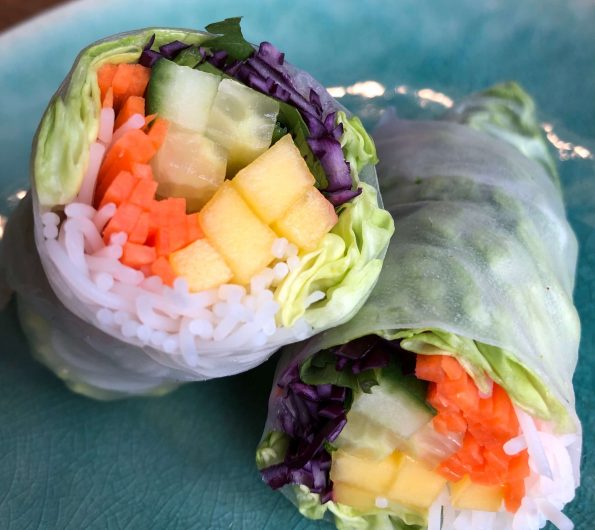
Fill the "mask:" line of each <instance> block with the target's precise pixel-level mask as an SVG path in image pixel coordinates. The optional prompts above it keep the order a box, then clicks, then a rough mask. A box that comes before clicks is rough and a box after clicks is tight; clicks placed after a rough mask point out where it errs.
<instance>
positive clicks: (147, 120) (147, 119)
mask: <svg viewBox="0 0 595 530" xmlns="http://www.w3.org/2000/svg"><path fill="white" fill-rule="evenodd" d="M156 117H157V114H149V115H148V116H145V126H144V131H145V132H149V125H150V124H151V123H152V122H153V120H154V119H155V118H156Z"/></svg>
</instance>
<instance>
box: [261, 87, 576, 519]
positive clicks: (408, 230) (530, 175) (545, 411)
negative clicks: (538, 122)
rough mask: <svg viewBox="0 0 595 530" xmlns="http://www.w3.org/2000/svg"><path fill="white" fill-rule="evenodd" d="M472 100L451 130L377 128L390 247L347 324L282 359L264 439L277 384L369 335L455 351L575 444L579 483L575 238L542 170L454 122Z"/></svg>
mask: <svg viewBox="0 0 595 530" xmlns="http://www.w3.org/2000/svg"><path fill="white" fill-rule="evenodd" d="M469 100H471V101H473V100H472V98H469ZM469 100H467V101H466V102H463V103H462V104H461V105H460V106H459V107H455V108H454V109H453V111H452V112H451V114H450V115H449V116H448V118H449V120H452V121H420V122H413V121H405V120H399V119H397V118H396V117H395V116H394V115H392V116H391V117H389V118H388V119H384V120H383V123H381V125H380V126H379V127H378V128H377V130H376V131H375V133H374V136H375V141H376V145H377V147H378V155H379V158H380V164H379V166H378V175H379V179H380V182H381V190H382V193H383V198H384V203H385V207H386V208H387V209H388V210H389V211H390V213H391V214H392V215H393V217H394V219H395V239H394V240H393V242H392V243H391V244H390V246H389V249H388V252H387V255H386V259H385V263H384V268H383V270H382V273H381V275H380V278H379V281H378V283H377V285H376V287H375V289H374V291H373V292H372V295H371V296H370V297H369V299H368V301H367V302H366V304H365V305H364V307H363V308H362V309H361V310H360V311H359V313H358V314H357V315H356V316H355V317H354V319H353V320H352V321H350V322H349V323H347V324H343V325H341V326H339V327H336V328H334V329H331V330H327V331H325V332H323V333H321V334H319V335H318V336H315V337H312V338H310V339H308V340H306V341H304V342H302V343H298V344H293V345H291V346H289V347H286V348H284V350H283V355H282V357H281V360H280V362H279V366H278V368H277V372H276V374H275V381H274V384H273V390H272V392H271V395H270V398H269V409H268V416H267V420H266V425H265V430H264V434H263V439H264V438H265V437H266V436H267V435H268V434H269V433H271V432H272V431H281V432H283V431H284V429H283V426H282V423H281V416H282V414H281V408H280V405H281V398H282V396H281V395H280V394H281V393H280V392H279V391H278V388H277V385H276V382H277V380H278V379H279V378H280V377H281V375H282V374H284V373H285V372H286V371H287V370H288V368H290V367H291V366H292V365H295V364H297V365H301V364H302V363H303V362H304V361H305V360H306V359H308V358H309V357H311V356H312V355H314V354H316V353H317V352H318V351H320V350H322V349H325V348H329V347H332V346H336V345H340V344H344V343H347V342H349V341H351V340H353V339H356V338H358V337H362V336H365V335H369V334H377V335H380V336H382V337H384V338H386V339H401V340H402V342H401V344H402V346H403V347H404V348H405V349H409V350H411V351H414V352H417V353H432V352H433V351H438V350H439V351H441V352H444V351H447V352H450V353H451V354H453V356H455V357H456V358H457V359H458V360H459V361H460V362H461V363H462V364H463V365H464V366H465V368H467V369H468V371H470V372H471V373H472V374H473V375H474V378H475V380H476V382H477V383H478V385H479V386H480V388H481V386H482V383H484V382H485V381H486V377H487V376H489V377H490V378H492V379H493V380H495V381H496V382H497V383H499V384H500V385H501V386H503V387H504V388H505V389H506V391H507V392H508V393H509V395H510V396H511V397H512V399H513V401H514V402H515V403H516V404H517V405H518V406H519V407H521V408H522V409H524V410H525V411H527V412H529V414H531V415H532V416H533V417H534V418H537V419H539V418H541V419H544V420H548V421H549V422H551V423H549V425H551V426H552V428H553V429H554V431H556V432H558V433H567V432H574V433H576V435H577V437H576V440H575V441H574V443H573V444H572V446H571V447H569V448H568V452H569V454H570V458H571V460H572V467H573V471H574V479H575V481H576V484H575V486H578V482H579V477H580V471H579V466H580V455H581V445H582V434H581V426H580V422H579V420H578V417H577V415H576V412H575V400H574V391H573V386H572V376H573V373H574V370H575V367H576V363H577V357H578V345H579V338H580V324H579V319H578V314H577V311H576V309H575V307H574V305H573V302H572V292H573V288H574V275H575V268H576V261H577V241H576V238H575V235H574V233H573V231H572V229H571V227H570V225H569V223H568V221H567V219H566V215H565V210H564V204H563V200H562V192H561V189H560V185H559V182H558V178H557V175H556V174H555V173H552V172H550V171H549V170H548V164H543V163H541V162H540V161H539V160H535V159H531V158H528V157H527V156H525V155H524V154H522V153H521V151H520V150H519V149H518V148H517V147H515V146H514V142H512V144H513V145H511V143H508V142H506V141H503V140H501V139H499V138H496V137H494V135H488V134H486V133H484V132H481V131H479V130H476V129H474V128H472V127H469V126H466V125H462V124H460V123H456V122H455V120H460V121H465V120H464V119H463V118H464V112H465V110H466V109H467V105H468V102H469ZM484 103H485V102H482V104H484ZM282 492H283V493H284V495H286V496H287V497H288V498H289V499H290V500H291V501H292V502H293V503H294V504H296V505H297V506H298V507H299V508H300V511H302V513H304V515H307V516H308V517H313V518H318V517H322V513H324V512H317V511H316V510H315V509H313V508H312V509H310V508H311V507H309V504H308V502H310V503H312V502H313V501H312V497H311V496H310V497H304V498H307V499H308V501H307V502H306V501H304V500H303V499H298V497H300V495H302V494H301V493H300V489H299V488H297V487H292V486H285V487H284V488H283V489H282ZM296 495H297V497H296ZM314 497H316V496H314ZM569 500H570V499H567V500H565V501H564V502H569ZM330 509H333V508H332V506H331V508H330ZM327 516H328V512H327ZM337 521H339V519H337ZM339 522H340V521H339ZM339 522H337V524H339ZM360 523H361V521H360ZM365 527H366V528H367V526H365ZM362 528H364V526H362Z"/></svg>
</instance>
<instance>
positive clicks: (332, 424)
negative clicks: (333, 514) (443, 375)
mask: <svg viewBox="0 0 595 530" xmlns="http://www.w3.org/2000/svg"><path fill="white" fill-rule="evenodd" d="M331 351H332V353H333V354H334V355H335V357H336V364H335V369H336V370H337V371H342V370H347V371H350V372H352V373H353V374H359V373H361V372H363V371H366V370H372V369H375V368H384V367H386V366H388V364H389V362H390V348H387V347H386V342H385V341H383V340H382V339H380V338H379V337H377V336H375V335H368V336H365V337H362V338H360V339H356V340H354V341H351V342H349V343H347V344H344V345H342V346H339V347H336V348H333V349H332V350H331ZM277 387H278V388H279V389H280V390H281V392H282V394H281V397H280V403H279V411H278V419H279V421H280V424H281V427H282V429H283V432H285V434H287V435H288V436H289V438H290V443H289V447H288V450H287V453H286V454H285V458H284V460H283V462H281V463H279V464H275V465H272V466H269V467H267V468H264V469H262V470H261V474H262V477H263V479H264V480H265V482H266V483H267V484H268V485H269V486H270V487H271V488H273V489H279V488H281V487H283V486H285V485H286V484H300V485H304V486H307V487H308V488H309V489H310V491H312V492H313V493H318V494H320V496H321V502H322V503H325V502H327V501H329V500H331V499H332V489H333V484H332V481H331V479H330V467H331V460H332V458H331V455H330V453H329V451H328V450H327V447H326V444H328V443H332V442H333V441H334V440H336V439H337V437H338V436H339V434H340V433H341V431H342V430H343V428H344V427H345V424H346V423H347V417H346V414H347V408H348V404H347V402H348V398H350V396H351V394H350V392H351V390H349V389H348V388H346V387H343V386H338V385H332V384H320V385H309V384H306V383H304V382H303V381H302V380H301V378H300V369H299V366H298V364H293V365H291V366H290V367H289V368H288V369H287V370H285V372H283V373H282V374H281V376H280V377H279V379H278V381H277Z"/></svg>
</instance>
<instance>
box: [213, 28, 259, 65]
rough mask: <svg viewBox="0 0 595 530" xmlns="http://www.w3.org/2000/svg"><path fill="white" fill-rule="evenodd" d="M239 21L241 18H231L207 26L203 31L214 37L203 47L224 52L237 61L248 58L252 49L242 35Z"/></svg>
mask: <svg viewBox="0 0 595 530" xmlns="http://www.w3.org/2000/svg"><path fill="white" fill-rule="evenodd" d="M241 20H242V17H233V18H226V19H225V20H222V21H221V22H214V23H213V24H209V25H208V26H207V27H206V28H205V29H206V30H207V31H208V32H209V33H213V34H214V35H215V36H214V37H212V38H209V39H207V40H206V41H205V45H206V46H208V47H209V48H212V49H214V50H225V51H226V52H227V53H228V54H229V57H230V58H232V59H236V60H239V61H243V60H244V59H247V58H248V57H250V56H251V55H252V54H253V53H254V48H253V47H252V45H251V44H250V43H249V42H248V41H247V40H246V39H245V38H244V35H243V34H242V29H241V27H240V21H241Z"/></svg>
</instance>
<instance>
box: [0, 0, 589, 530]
mask: <svg viewBox="0 0 595 530" xmlns="http://www.w3.org/2000/svg"><path fill="white" fill-rule="evenodd" d="M251 5H252V7H248V3H247V2H242V1H240V0H217V1H214V0H203V1H199V0H195V1H194V2H193V1H191V0H178V1H177V2H171V3H170V2H158V1H157V0H145V1H144V2H134V1H131V0H118V1H116V0H102V1H83V2H76V3H72V4H69V5H66V6H65V7H63V8H60V9H58V10H56V11H53V12H51V13H49V14H47V15H44V16H42V17H41V18H37V19H35V20H33V21H31V22H29V23H27V24H25V25H22V26H19V27H16V28H14V29H12V30H10V31H9V32H8V33H5V34H3V35H0V98H1V104H0V168H1V169H0V214H2V217H1V218H0V220H1V222H2V223H3V222H5V220H6V216H7V215H8V214H9V213H10V211H11V210H12V209H13V208H14V206H15V205H16V203H17V202H18V200H19V198H20V197H22V195H23V193H24V191H23V190H25V189H26V188H27V182H28V158H29V153H30V144H31V138H32V136H33V133H34V130H35V127H36V125H37V123H38V121H39V119H40V117H41V113H42V111H43V109H44V108H45V106H46V105H47V103H48V101H49V98H50V96H51V95H52V93H53V92H54V91H55V90H56V88H57V87H58V85H59V83H60V81H61V80H62V78H63V77H64V76H65V74H66V72H67V71H68V69H69V68H70V65H71V64H72V61H73V59H74V57H75V55H76V54H77V52H78V51H79V50H80V49H81V48H83V47H84V46H85V45H87V44H88V43H90V42H92V41H93V40H96V39H98V38H100V37H102V36H105V35H109V34H113V33H118V32H120V31H123V30H127V29H133V28H139V27H146V26H152V25H158V26H182V27H196V28H202V27H204V26H205V25H206V24H207V23H209V22H212V21H215V20H219V19H222V18H224V17H227V16H234V15H237V14H243V15H244V16H245V17H246V18H245V19H244V28H245V34H246V35H247V36H248V38H249V39H251V40H252V41H254V42H259V41H260V40H263V39H265V38H266V39H268V40H271V41H272V42H274V43H275V44H276V45H277V46H278V47H279V48H281V49H282V50H284V51H285V52H286V55H287V57H288V59H289V60H290V61H291V62H293V63H295V64H297V65H299V66H300V67H302V68H304V69H305V70H308V71H310V72H311V73H312V74H313V75H314V76H315V77H317V78H318V79H319V80H320V81H322V82H323V83H324V84H325V85H326V86H329V87H335V91H334V93H335V94H337V95H341V94H343V93H344V94H345V95H344V96H342V98H341V101H342V102H344V104H346V105H347V106H349V107H352V108H353V109H354V110H356V111H358V112H359V113H360V114H361V115H363V117H364V119H365V121H366V122H367V123H368V125H372V124H373V123H374V120H375V119H376V117H377V116H378V114H379V112H380V110H382V109H383V108H386V107H387V106H390V105H392V106H396V107H397V109H398V111H399V112H400V113H401V114H402V115H416V116H418V115H420V113H423V114H425V115H427V114H428V113H438V112H440V111H441V110H444V107H445V105H448V102H449V98H450V99H456V98H457V97H459V96H462V95H464V94H465V93H467V92H469V91H471V90H477V89H480V88H483V87H486V86H488V85H490V84H493V83H496V82H498V81H502V80H507V79H515V80H518V81H520V82H521V83H522V84H523V85H524V86H525V88H526V89H528V90H529V91H530V92H531V93H532V94H533V95H534V96H535V98H536V100H537V103H538V104H539V106H540V108H541V109H542V110H543V114H542V117H543V121H544V123H546V128H547V131H548V137H549V139H550V141H551V142H552V144H553V148H554V149H555V150H556V151H557V153H558V155H559V158H560V168H561V171H562V175H563V179H564V184H565V190H566V199H567V203H568V208H569V215H570V219H571V222H572V224H573V226H574V228H575V230H576V232H577V234H578V236H579V240H580V244H581V256H580V262H579V267H578V278H577V289H576V294H575V298H576V303H577V305H578V308H579V311H580V314H581V318H582V322H583V339H582V344H581V360H580V363H579V367H578V370H577V372H576V377H575V388H576V391H577V397H578V411H579V415H580V417H581V418H582V421H583V424H584V426H585V452H584V454H585V456H584V459H583V485H582V488H581V489H580V490H579V492H578V495H577V498H576V500H575V501H574V502H573V503H572V504H571V505H570V506H569V507H568V509H567V513H568V514H569V515H570V516H571V517H572V518H573V519H574V520H575V522H576V526H577V528H579V529H588V528H592V521H593V519H594V516H595V507H594V506H595V458H594V453H593V452H594V451H595V435H594V432H593V425H594V424H595V414H594V413H593V411H592V407H593V405H594V404H595V380H594V379H595V358H594V354H595V328H594V323H595V231H594V228H595V171H594V166H595V162H594V161H593V154H592V153H595V141H594V140H595V133H594V132H593V131H594V130H595V97H593V95H594V94H595V66H594V65H595V62H594V61H593V59H595V57H594V56H595V32H594V31H593V27H594V25H595V4H593V2H592V1H591V0H572V1H566V2H563V1H559V2H556V1H554V0H548V1H543V0H525V1H524V2H522V3H521V2H518V1H517V0H486V1H483V2H477V1H476V0H456V1H455V0H423V1H420V0H393V1H390V2H389V1H386V2H382V1H380V0H358V1H349V0H344V1H342V2H340V3H339V2H321V1H319V0H312V1H309V0H295V1H294V2H281V1H278V2H275V1H272V0H266V1H262V0H261V1H260V2H258V3H256V2H254V3H251ZM363 81H373V82H372V83H366V84H363V85H362V84H356V83H358V82H363ZM422 111H423V112H422ZM0 226H2V225H0ZM24 265H26V264H24ZM0 351H1V353H0V528H10V529H25V528H35V529H41V528H43V529H46V528H47V529H76V530H79V529H87V528H110V529H111V528H114V529H117V528H127V529H137V528H138V529H149V528H156V529H164V528H168V529H170V528H171V529H189V528H197V529H205V528H213V529H240V528H243V529H248V530H261V529H268V530H276V529H281V528H283V529H298V528H299V529H314V528H320V527H324V526H325V525H324V523H313V522H310V521H306V520H303V519H302V518H301V516H300V515H299V514H298V513H297V512H296V510H295V509H294V508H293V506H291V505H290V504H289V503H288V502H287V501H286V500H285V498H283V497H282V496H281V495H278V494H275V493H273V492H271V491H269V490H268V489H267V488H266V487H265V486H264V485H263V484H262V483H261V481H260V479H259V476H258V474H257V472H256V470H255V467H254V463H253V462H254V448H255V446H256V444H257V443H258V441H259V437H260V433H261V429H262V424H263V421H264V418H265V415H266V403H267V397H268V392H269V387H270V381H271V377H272V372H273V369H274V359H273V360H272V361H270V362H269V363H267V364H265V365H264V366H261V367H260V368H258V369H256V370H254V371H252V372H250V373H247V374H244V375H241V376H237V377H233V378H229V379H225V380H221V381H210V382H207V383H199V384H193V385H188V386H186V387H184V388H181V389H179V390H177V391H176V392H174V393H172V394H170V395H168V396H166V397H162V398H153V399H131V400H128V401H123V402H115V403H100V402H94V401H91V400H89V399H86V398H83V397H79V396H77V395H74V394H72V393H70V392H68V391H67V390H66V388H65V387H64V385H63V384H62V383H61V382H60V381H59V380H58V379H57V378H55V377H54V376H53V375H52V374H50V373H49V372H48V371H47V370H46V369H45V368H43V367H42V366H40V365H38V364H37V363H36V362H35V361H33V360H32V358H31V356H30V354H29V350H28V347H27V344H26V340H25V336H24V335H23V333H22V331H21V329H20V327H19V324H18V321H17V318H16V312H15V305H14V303H11V304H9V306H8V307H7V308H6V309H4V310H3V311H2V312H0Z"/></svg>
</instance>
